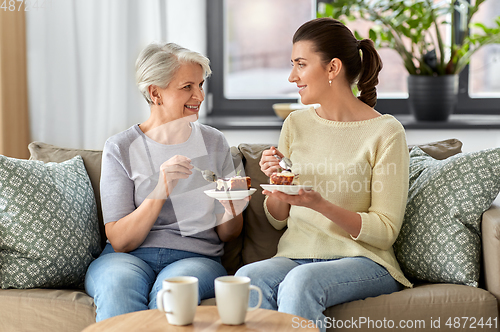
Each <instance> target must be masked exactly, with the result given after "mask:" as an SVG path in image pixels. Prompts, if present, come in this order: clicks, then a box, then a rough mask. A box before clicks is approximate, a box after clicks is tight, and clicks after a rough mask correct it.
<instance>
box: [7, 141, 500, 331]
mask: <svg viewBox="0 0 500 332" xmlns="http://www.w3.org/2000/svg"><path fill="white" fill-rule="evenodd" d="M267 147H268V146H267V145H249V144H242V145H240V146H239V147H238V148H236V147H233V148H232V153H233V158H234V160H235V163H239V162H243V163H244V165H245V171H246V173H247V175H249V176H250V177H251V178H252V187H254V188H257V189H258V191H257V192H256V193H255V194H254V196H253V197H252V200H251V202H250V205H249V207H248V208H247V209H246V211H245V212H244V219H245V225H244V230H243V232H242V234H241V235H240V236H239V237H238V238H237V239H236V240H234V241H232V242H229V243H227V244H226V246H225V254H224V257H223V264H224V265H225V267H226V269H227V270H228V272H229V273H230V274H231V273H234V272H235V271H236V270H237V268H238V267H240V266H242V265H243V264H247V263H250V262H254V261H256V260H261V259H265V258H268V257H271V256H273V254H274V253H275V252H276V245H277V242H278V240H279V238H280V236H281V234H282V232H283V231H277V230H275V229H274V228H273V227H272V226H271V225H270V224H269V223H268V222H267V220H266V217H265V214H264V211H263V208H262V202H263V200H264V197H263V195H262V194H261V193H260V186H259V184H260V183H265V182H267V178H266V177H265V175H263V173H261V172H260V169H259V166H258V161H259V159H260V155H261V153H262V151H263V150H264V149H265V148H267ZM421 147H422V146H421ZM422 148H423V149H424V150H425V151H426V152H427V153H429V154H431V155H433V156H435V157H436V156H437V157H441V158H444V157H447V156H449V155H451V154H454V153H456V152H459V151H460V148H461V143H460V142H458V141H456V140H450V141H447V142H441V143H436V144H430V145H426V146H423V147H422ZM29 149H30V152H31V159H36V160H42V161H44V162H48V161H55V162H61V161H64V160H67V159H70V158H72V157H73V156H75V155H81V156H82V157H83V159H84V162H85V167H86V169H87V172H88V174H89V177H90V179H91V182H92V185H93V188H94V192H95V195H96V200H97V203H98V204H97V205H98V213H99V218H100V222H101V234H102V243H104V241H105V237H104V232H103V226H102V216H101V211H100V200H99V178H100V163H101V151H97V150H77V149H64V148H59V147H55V146H52V145H48V144H44V143H39V142H34V143H31V144H30V146H29ZM482 234H483V237H482V243H483V263H484V264H483V273H482V282H481V285H480V288H474V287H470V286H463V285H455V284H420V285H415V287H414V288H413V289H405V290H403V291H400V292H397V293H393V294H390V295H382V296H378V297H375V298H367V299H365V300H360V301H354V302H350V303H346V304H342V305H338V306H335V307H330V308H328V309H327V310H326V312H325V314H326V315H327V316H328V317H330V318H335V319H336V320H342V324H347V325H348V326H347V325H344V329H345V327H347V328H348V330H359V331H363V330H373V329H375V328H379V329H382V330H385V329H387V328H390V327H391V326H390V325H391V324H393V323H394V324H395V326H398V325H399V324H400V322H402V323H403V324H405V326H406V327H412V326H413V328H416V329H417V328H419V327H420V330H428V329H430V328H431V324H433V325H432V326H433V327H434V329H435V330H437V328H436V327H437V324H438V323H439V324H440V326H441V328H442V329H449V328H448V327H449V325H446V323H449V324H452V327H453V328H452V330H453V331H465V330H469V328H470V327H471V324H472V323H473V322H472V320H473V319H475V320H477V321H479V319H481V318H482V322H483V323H487V320H488V318H490V322H491V324H493V325H491V326H488V325H483V329H482V328H481V326H478V325H477V324H475V326H476V329H474V330H477V331H482V330H485V331H495V330H497V329H495V325H494V324H495V322H496V323H497V324H498V323H500V322H498V316H499V299H500V259H499V254H500V205H495V204H494V205H493V206H491V208H490V209H489V210H488V211H486V212H485V213H484V214H483V217H482ZM213 303H214V300H213V299H210V300H206V301H204V302H203V304H213ZM464 317H466V318H468V321H465V318H464ZM457 319H458V322H459V323H458V324H457ZM93 322H95V305H94V302H93V300H92V298H90V297H89V296H87V295H86V294H85V292H84V291H83V290H75V289H27V290H18V289H0V331H9V332H11V331H23V332H26V331H37V332H43V331H64V332H70V331H81V330H82V329H84V328H85V327H86V326H88V325H90V324H92V323H93ZM422 324H425V328H423V325H422ZM453 324H455V325H453ZM351 325H353V326H351ZM356 326H357V327H359V329H356V328H355V327H356ZM458 326H460V327H458ZM384 327H386V328H384ZM290 329H291V330H293V328H292V327H290ZM329 330H330V329H329ZM339 330H342V329H339Z"/></svg>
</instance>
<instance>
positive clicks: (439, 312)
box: [324, 284, 498, 331]
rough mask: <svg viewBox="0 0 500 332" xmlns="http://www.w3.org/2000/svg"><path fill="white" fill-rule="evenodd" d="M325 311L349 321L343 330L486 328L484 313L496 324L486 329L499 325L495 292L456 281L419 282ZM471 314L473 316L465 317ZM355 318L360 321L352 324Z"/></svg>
mask: <svg viewBox="0 0 500 332" xmlns="http://www.w3.org/2000/svg"><path fill="white" fill-rule="evenodd" d="M324 314H325V315H326V316H327V317H333V318H335V321H336V322H338V323H337V324H342V323H347V324H349V327H347V328H346V326H345V325H344V329H340V330H342V331H344V330H345V331H349V330H355V331H377V330H378V331H393V330H394V331H397V330H398V329H399V330H401V329H403V330H404V331H406V330H409V331H433V330H435V331H447V330H450V331H453V330H455V331H469V330H470V331H476V330H477V329H479V331H483V328H482V327H480V325H478V323H479V319H480V318H481V317H482V318H483V323H486V322H487V320H488V319H489V320H490V323H491V324H492V325H490V328H488V326H487V325H483V326H484V328H485V329H484V331H494V330H496V329H497V327H498V325H497V326H495V324H497V323H496V317H497V316H498V309H497V300H496V298H495V297H494V296H493V295H492V294H491V293H489V292H488V291H486V290H484V289H479V288H474V287H469V286H464V285H452V284H425V285H417V286H415V287H414V288H411V289H404V290H402V291H400V292H395V293H392V294H388V295H380V296H377V297H369V298H366V299H364V300H358V301H352V302H347V303H343V304H339V305H336V306H333V307H329V308H327V309H326V310H325V312H324ZM455 317H456V318H458V319H460V322H459V323H460V324H459V325H460V328H457V326H456V321H455V319H456V318H455ZM467 317H468V318H469V320H468V321H465V319H467ZM473 319H474V321H473ZM352 322H356V324H357V325H352ZM431 322H432V324H433V325H432V326H431ZM447 323H448V325H447ZM384 324H385V328H384ZM400 324H401V325H400ZM450 324H451V325H450ZM336 327H340V325H336ZM450 327H451V328H450ZM462 327H463V328H462ZM327 331H337V330H336V329H327Z"/></svg>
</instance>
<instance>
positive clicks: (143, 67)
mask: <svg viewBox="0 0 500 332" xmlns="http://www.w3.org/2000/svg"><path fill="white" fill-rule="evenodd" d="M210 73H211V70H210V67H209V60H208V59H207V58H206V57H204V56H202V55H201V54H199V53H196V52H192V51H190V50H187V49H185V48H182V47H180V46H178V45H176V44H173V43H169V44H165V45H157V44H151V45H149V46H148V47H146V49H144V50H143V51H142V53H141V54H140V55H139V58H138V59H137V62H136V80H137V84H138V86H139V90H140V91H141V93H142V94H143V96H144V98H145V99H146V101H147V102H148V104H149V105H150V107H151V115H150V117H149V118H148V119H147V120H146V121H145V122H143V123H141V124H138V125H134V126H132V127H130V128H129V129H127V130H125V131H123V132H121V133H119V134H116V135H114V136H112V137H110V138H109V139H108V140H107V141H106V143H105V146H104V150H103V157H102V158H103V159H102V173H101V200H102V210H103V217H104V223H105V230H106V236H107V238H108V243H107V245H106V247H105V248H104V250H103V252H102V254H101V255H100V257H99V258H98V259H96V260H95V261H94V262H93V263H92V264H91V265H90V267H89V269H88V272H87V275H86V279H85V289H86V291H87V293H88V294H89V295H90V296H92V297H94V301H95V304H96V306H97V317H96V320H97V321H100V320H103V319H105V318H109V317H112V316H116V315H120V314H124V313H128V312H133V311H138V310H144V309H148V308H150V309H151V308H156V294H157V292H158V291H159V290H160V289H161V287H162V280H164V279H165V278H168V277H172V276H180V275H183V276H195V277H197V278H198V280H199V295H200V300H201V299H204V298H209V297H213V296H214V289H213V287H214V279H215V278H217V277H219V276H221V275H224V274H226V271H225V269H224V268H223V266H222V265H221V261H220V257H221V255H222V253H223V242H225V241H228V240H230V239H232V238H234V237H236V236H238V235H239V233H240V232H241V229H242V224H243V219H242V216H241V214H238V212H231V211H242V209H243V208H244V203H246V202H245V201H242V202H240V203H238V204H239V205H240V206H231V205H230V204H229V202H227V201H226V202H223V204H224V206H222V205H221V204H219V203H218V202H217V201H214V200H213V199H212V198H210V197H208V196H206V195H205V194H204V193H203V191H204V190H206V189H211V188H213V183H212V184H211V183H209V182H207V181H206V180H205V179H204V178H203V176H202V173H201V172H199V171H197V170H194V169H193V168H194V166H197V167H199V168H200V169H203V170H211V171H213V172H215V173H216V175H218V176H231V175H232V174H234V165H233V162H232V158H231V154H230V149H229V145H228V143H227V141H226V140H225V138H224V136H223V135H222V133H221V132H219V131H217V130H216V129H214V128H211V127H208V126H205V125H202V124H200V123H198V122H194V121H196V120H197V119H198V113H199V110H200V105H201V103H202V102H203V100H204V97H205V93H204V91H203V84H204V82H205V79H206V78H207V77H208V75H210ZM242 205H243V206H242ZM233 213H234V214H235V215H233ZM236 214H237V215H236Z"/></svg>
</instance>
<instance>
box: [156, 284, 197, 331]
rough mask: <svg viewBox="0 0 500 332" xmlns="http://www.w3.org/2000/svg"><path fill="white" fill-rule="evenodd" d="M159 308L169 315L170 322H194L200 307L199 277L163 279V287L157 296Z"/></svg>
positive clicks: (182, 323)
mask: <svg viewBox="0 0 500 332" xmlns="http://www.w3.org/2000/svg"><path fill="white" fill-rule="evenodd" d="M156 305H157V306H158V310H160V311H163V312H165V313H166V315H167V320H168V322H169V324H172V325H189V324H192V323H193V320H194V314H195V313H196V308H197V307H198V278H196V277H173V278H167V279H165V280H163V288H162V289H160V291H159V292H158V294H157V296H156Z"/></svg>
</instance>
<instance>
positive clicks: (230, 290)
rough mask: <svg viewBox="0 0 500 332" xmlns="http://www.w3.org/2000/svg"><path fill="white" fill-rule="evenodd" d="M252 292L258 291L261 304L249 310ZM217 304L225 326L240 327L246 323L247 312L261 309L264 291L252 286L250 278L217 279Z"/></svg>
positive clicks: (230, 277)
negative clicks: (249, 299)
mask: <svg viewBox="0 0 500 332" xmlns="http://www.w3.org/2000/svg"><path fill="white" fill-rule="evenodd" d="M250 290H256V291H257V292H258V293H259V303H257V305H256V306H255V307H250V308H249V307H248V298H249V296H250ZM215 302H216V303H217V310H218V311H219V316H220V319H221V321H222V323H223V324H227V325H240V324H243V323H244V322H245V316H246V315H247V311H252V310H255V309H257V308H259V307H260V304H261V303H262V291H261V290H260V288H259V287H257V286H254V285H250V278H248V277H236V276H225V277H219V278H217V279H215Z"/></svg>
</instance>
